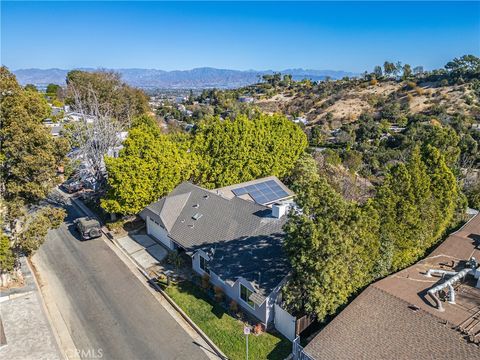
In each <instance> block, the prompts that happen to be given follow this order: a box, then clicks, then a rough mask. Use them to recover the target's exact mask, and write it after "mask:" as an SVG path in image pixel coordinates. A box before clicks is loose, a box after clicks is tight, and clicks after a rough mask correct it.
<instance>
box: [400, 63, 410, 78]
mask: <svg viewBox="0 0 480 360" xmlns="http://www.w3.org/2000/svg"><path fill="white" fill-rule="evenodd" d="M402 70H403V76H402V78H403V80H406V79H409V78H410V77H411V76H412V67H411V66H410V65H409V64H405V65H403V68H402Z"/></svg>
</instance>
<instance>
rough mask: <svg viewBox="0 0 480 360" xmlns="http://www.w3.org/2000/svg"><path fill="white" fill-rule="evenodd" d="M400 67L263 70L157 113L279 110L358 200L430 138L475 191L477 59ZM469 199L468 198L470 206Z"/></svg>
mask: <svg viewBox="0 0 480 360" xmlns="http://www.w3.org/2000/svg"><path fill="white" fill-rule="evenodd" d="M404 68H405V69H406V70H405V69H397V70H396V71H395V73H387V74H386V75H385V74H383V73H382V70H381V69H380V70H379V71H377V73H370V74H369V73H366V74H364V76H363V77H361V78H342V79H341V80H328V81H318V82H315V81H310V80H302V81H295V79H293V78H291V77H288V76H283V77H282V76H280V75H278V74H277V75H267V76H263V80H264V81H263V82H261V83H256V84H253V85H249V86H246V87H242V88H238V89H233V90H204V91H203V92H202V93H201V95H200V96H198V97H196V98H189V99H188V100H187V101H186V102H185V104H183V105H181V107H179V106H178V105H175V104H165V105H164V106H161V107H160V108H158V109H157V115H159V116H160V117H161V118H163V119H164V120H166V121H167V122H168V123H172V121H171V120H181V121H183V122H184V123H185V122H186V123H190V124H192V123H196V122H198V121H200V120H202V119H203V118H204V117H205V116H209V115H216V116H219V117H220V118H222V119H228V118H235V117H236V116H238V115H239V114H247V115H248V116H249V117H253V116H254V114H255V113H256V112H264V113H269V114H273V113H280V114H283V115H286V116H287V118H289V119H290V120H292V121H295V122H296V123H298V124H299V126H301V127H302V128H303V130H304V131H305V133H306V134H307V136H308V140H309V143H310V150H311V151H312V152H313V153H314V154H315V157H316V158H317V162H319V163H325V164H327V166H326V167H324V171H323V172H324V175H326V177H327V178H328V179H329V180H330V182H331V184H332V185H333V186H334V187H335V188H336V189H337V191H339V192H340V193H342V195H343V196H344V197H345V198H346V199H351V200H356V201H362V202H363V201H365V200H366V199H367V198H368V197H369V196H370V195H372V194H373V192H372V191H371V190H372V188H371V184H373V185H378V184H381V183H382V181H383V179H384V176H385V173H386V171H387V170H388V168H389V165H392V164H396V163H398V162H404V161H405V159H406V158H408V157H409V154H410V152H411V151H412V149H413V148H415V147H416V146H426V145H425V144H428V143H433V144H435V146H436V147H438V148H439V149H441V150H442V151H443V152H444V153H445V154H447V159H448V160H449V164H448V165H449V166H450V167H452V168H453V169H455V171H456V173H457V175H458V176H457V177H458V181H459V182H460V183H461V184H462V185H463V186H464V191H465V193H466V194H467V195H469V194H471V192H472V191H473V192H474V193H477V192H478V189H479V188H480V186H479V184H480V178H479V171H478V169H479V168H480V156H479V153H480V152H479V146H480V145H479V144H480V60H479V59H478V58H476V57H474V56H464V57H462V58H459V59H454V60H453V61H451V62H449V63H448V64H447V65H446V66H445V68H444V69H438V70H434V71H431V72H423V71H421V72H420V71H419V72H417V73H416V74H413V73H412V72H411V71H410V68H409V66H407V65H405V66H404ZM402 73H403V75H402ZM173 123H174V122H173ZM320 168H322V167H320ZM476 196H477V195H472V196H470V195H469V198H470V199H471V205H472V206H477V207H478V206H480V202H479V201H478V200H475V199H477V198H476Z"/></svg>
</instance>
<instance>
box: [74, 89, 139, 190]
mask: <svg viewBox="0 0 480 360" xmlns="http://www.w3.org/2000/svg"><path fill="white" fill-rule="evenodd" d="M69 90H71V93H72V95H73V99H74V108H75V110H76V111H77V112H79V113H80V114H81V121H79V122H76V123H74V124H73V126H72V130H71V131H72V134H71V135H72V136H73V137H74V138H75V141H76V143H77V144H78V147H79V149H78V150H79V154H78V155H79V158H80V159H81V160H82V161H83V163H84V164H86V165H87V168H86V169H85V170H86V171H87V172H88V173H89V174H90V175H91V176H93V177H94V179H95V180H96V182H97V184H99V185H100V186H101V185H102V184H104V183H105V179H106V170H105V162H104V156H105V155H107V154H109V153H111V152H112V151H114V149H115V148H117V147H118V146H120V145H121V138H120V136H119V135H120V133H121V132H122V131H125V129H127V128H128V127H129V125H130V121H131V119H130V116H128V117H127V119H126V120H123V121H120V120H118V119H116V118H114V117H113V116H112V113H113V111H112V107H111V106H110V105H108V104H100V103H99V100H98V96H97V94H96V92H95V90H94V89H93V87H92V86H91V85H89V86H88V87H87V88H84V89H79V88H78V87H77V85H76V84H75V83H70V84H69ZM80 90H83V92H82V93H83V94H84V93H85V92H86V93H87V96H86V97H85V96H83V97H82V96H81V91H80Z"/></svg>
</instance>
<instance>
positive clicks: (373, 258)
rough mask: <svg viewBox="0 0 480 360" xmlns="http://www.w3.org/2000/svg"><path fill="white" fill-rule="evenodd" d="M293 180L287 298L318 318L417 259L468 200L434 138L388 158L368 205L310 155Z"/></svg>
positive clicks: (291, 304)
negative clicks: (321, 171) (333, 181)
mask: <svg viewBox="0 0 480 360" xmlns="http://www.w3.org/2000/svg"><path fill="white" fill-rule="evenodd" d="M291 181H292V184H291V187H292V189H293V190H294V191H296V193H297V199H296V201H297V204H298V205H299V206H300V208H301V209H302V211H301V212H292V213H291V214H290V216H289V220H288V222H287V224H286V226H285V231H286V239H285V251H286V253H287V255H288V256H289V258H290V262H291V265H292V276H291V278H290V280H289V282H288V283H287V286H286V287H285V289H284V295H285V301H286V303H287V305H288V306H289V307H290V308H291V309H293V310H294V311H299V312H301V311H304V312H306V313H308V314H313V315H316V316H317V318H318V319H319V320H323V319H325V317H326V316H328V315H331V314H334V313H335V312H336V310H337V309H338V307H339V306H341V305H343V304H344V303H346V302H347V300H348V298H349V297H350V296H352V295H353V294H354V293H355V292H356V291H358V290H359V289H361V288H362V287H363V286H365V285H367V284H368V283H369V282H371V281H372V280H374V279H376V278H379V277H383V276H386V275H388V274H390V273H392V272H395V271H398V270H399V269H402V268H404V267H406V266H409V265H411V264H412V263H414V262H415V261H417V260H418V259H419V258H420V257H421V256H423V255H424V254H425V252H426V251H427V250H428V249H429V248H430V247H431V246H433V245H434V244H435V243H436V241H438V240H439V239H440V238H441V236H442V234H444V233H445V231H446V230H447V229H448V228H449V227H450V226H451V225H452V224H453V223H454V222H455V220H456V215H457V213H458V211H459V210H460V211H461V209H463V208H464V207H465V200H464V198H463V196H462V195H461V193H460V191H459V189H458V185H457V181H456V178H455V176H454V174H453V172H452V170H451V169H450V168H449V167H448V166H447V162H446V160H445V155H444V153H442V151H441V150H439V149H437V148H436V147H434V146H432V145H425V146H424V147H420V146H414V147H413V149H412V151H411V154H410V157H409V159H408V161H407V162H405V163H402V162H400V163H397V164H395V165H393V166H391V167H390V168H389V169H388V171H387V173H386V176H385V180H384V182H383V184H382V185H381V186H380V187H379V189H378V191H377V195H376V196H375V198H373V199H371V200H369V201H367V202H366V203H365V204H364V205H359V204H357V203H355V202H349V201H346V200H344V199H343V198H342V196H341V195H339V194H338V193H336V192H335V191H334V190H333V188H331V186H330V185H329V184H328V182H327V181H326V180H325V179H324V178H323V177H321V176H319V175H318V172H317V171H316V164H315V162H314V161H313V160H312V159H308V158H307V159H305V158H302V159H301V160H300V161H299V162H297V166H296V167H295V168H294V170H293V173H292V177H291Z"/></svg>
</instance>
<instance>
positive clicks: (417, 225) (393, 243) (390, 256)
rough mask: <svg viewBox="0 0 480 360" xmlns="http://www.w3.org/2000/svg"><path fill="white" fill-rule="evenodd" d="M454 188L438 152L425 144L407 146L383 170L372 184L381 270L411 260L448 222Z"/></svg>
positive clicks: (377, 273) (452, 213)
mask: <svg viewBox="0 0 480 360" xmlns="http://www.w3.org/2000/svg"><path fill="white" fill-rule="evenodd" d="M459 195H460V194H459V192H458V187H457V183H456V179H455V176H454V175H453V173H452V171H451V170H450V169H449V168H448V166H447V165H446V162H445V157H444V155H443V154H442V153H441V152H440V151H439V150H438V149H436V148H434V147H432V146H430V145H428V146H427V147H426V148H425V149H420V147H419V146H416V147H414V148H413V150H412V153H411V156H410V159H409V161H408V162H407V163H406V164H404V163H399V164H397V165H395V166H393V167H392V168H390V170H389V171H388V173H387V175H386V177H385V181H384V183H383V184H382V186H381V187H380V188H379V189H378V192H377V196H376V198H375V207H376V208H377V210H378V213H379V214H380V232H379V238H380V254H381V256H380V261H379V262H378V263H377V265H376V269H375V276H376V277H380V276H385V275H388V274H389V273H391V272H393V271H397V270H399V269H402V268H404V267H406V266H408V265H410V264H412V263H413V262H415V261H417V260H418V258H419V257H420V256H422V255H423V254H424V253H425V251H426V250H427V249H428V248H429V247H431V246H432V245H433V244H434V243H435V242H436V241H438V239H439V238H440V236H441V235H442V234H443V233H444V232H445V231H446V230H447V229H448V227H449V226H450V225H452V223H453V220H454V218H455V213H456V210H457V208H458V202H459Z"/></svg>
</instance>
